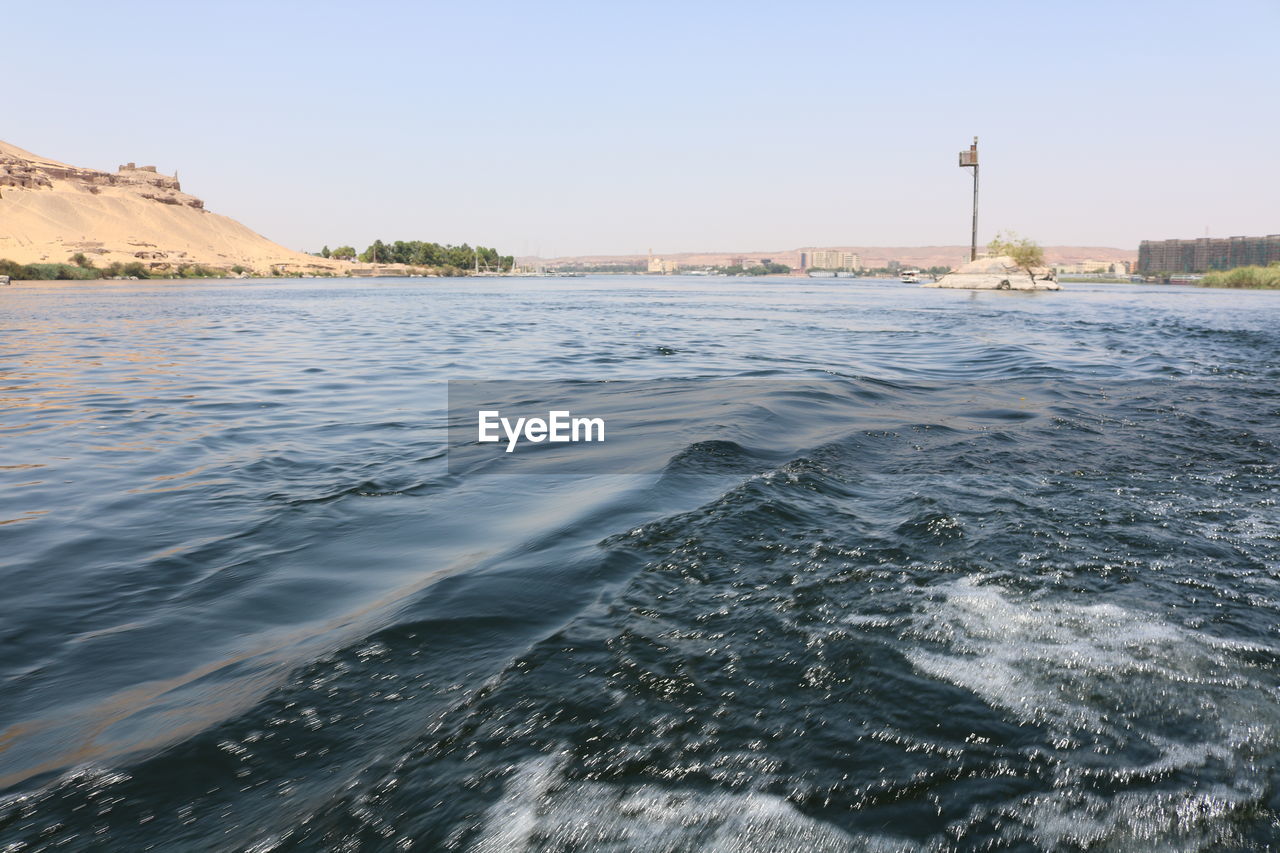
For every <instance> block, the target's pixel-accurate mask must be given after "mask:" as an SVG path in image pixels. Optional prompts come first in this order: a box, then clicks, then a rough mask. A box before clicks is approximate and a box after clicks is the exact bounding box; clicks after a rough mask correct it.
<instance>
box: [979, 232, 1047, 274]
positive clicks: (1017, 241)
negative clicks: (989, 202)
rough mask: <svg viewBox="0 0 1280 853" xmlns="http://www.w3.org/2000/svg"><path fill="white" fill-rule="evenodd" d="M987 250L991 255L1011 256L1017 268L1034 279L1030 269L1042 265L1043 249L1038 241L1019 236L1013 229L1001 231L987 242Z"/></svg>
mask: <svg viewBox="0 0 1280 853" xmlns="http://www.w3.org/2000/svg"><path fill="white" fill-rule="evenodd" d="M987 251H988V252H990V253H991V254H992V255H1003V256H1005V257H1008V258H1011V259H1012V260H1013V262H1014V263H1015V264H1017V265H1018V268H1019V269H1020V270H1022V271H1023V272H1025V273H1026V274H1027V275H1029V276H1031V278H1032V280H1033V281H1034V280H1035V274H1034V273H1033V272H1032V270H1033V269H1034V268H1035V267H1042V266H1044V249H1043V248H1041V247H1040V245H1039V244H1038V243H1036V242H1035V241H1033V240H1030V239H1028V238H1026V237H1019V236H1018V235H1017V234H1016V233H1015V232H1013V231H1002V232H1000V233H999V234H997V235H996V236H995V239H994V240H992V241H991V242H990V243H988V244H987Z"/></svg>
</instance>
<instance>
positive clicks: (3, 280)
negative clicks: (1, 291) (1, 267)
mask: <svg viewBox="0 0 1280 853" xmlns="http://www.w3.org/2000/svg"><path fill="white" fill-rule="evenodd" d="M8 283H9V276H7V275H0V287H3V286H4V285H6V284H8Z"/></svg>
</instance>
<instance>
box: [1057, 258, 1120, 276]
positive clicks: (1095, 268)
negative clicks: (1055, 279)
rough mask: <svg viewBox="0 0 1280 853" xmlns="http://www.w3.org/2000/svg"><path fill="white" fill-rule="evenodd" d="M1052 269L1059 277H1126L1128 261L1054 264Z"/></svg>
mask: <svg viewBox="0 0 1280 853" xmlns="http://www.w3.org/2000/svg"><path fill="white" fill-rule="evenodd" d="M1053 269H1054V271H1055V272H1057V273H1058V274H1060V275H1083V274H1087V273H1101V274H1103V275H1128V274H1129V262H1128V261H1080V262H1078V263H1074V264H1054V265H1053Z"/></svg>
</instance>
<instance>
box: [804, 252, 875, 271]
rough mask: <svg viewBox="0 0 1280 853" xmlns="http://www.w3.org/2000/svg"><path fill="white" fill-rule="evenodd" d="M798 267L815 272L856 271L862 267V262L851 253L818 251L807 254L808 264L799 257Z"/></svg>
mask: <svg viewBox="0 0 1280 853" xmlns="http://www.w3.org/2000/svg"><path fill="white" fill-rule="evenodd" d="M800 266H801V267H803V268H805V269H815V270H850V271H852V270H856V269H859V268H860V267H861V266H862V260H861V258H859V257H858V256H857V255H856V254H855V253H853V252H841V251H837V250H835V249H818V250H816V251H814V252H811V253H809V257H808V264H807V265H806V264H805V259H804V258H803V256H801V261H800Z"/></svg>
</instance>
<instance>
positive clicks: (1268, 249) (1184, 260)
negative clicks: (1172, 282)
mask: <svg viewBox="0 0 1280 853" xmlns="http://www.w3.org/2000/svg"><path fill="white" fill-rule="evenodd" d="M1277 261H1280V234H1268V235H1267V236H1266V237H1216V238H1210V237H1199V238H1197V239H1195V240H1143V241H1142V243H1141V244H1140V245H1139V246H1138V272H1139V273H1142V274H1144V275H1145V274H1148V273H1164V272H1168V273H1197V272H1208V271H1209V270H1228V269H1233V268H1235V267H1247V266H1260V267H1265V266H1267V265H1268V264H1272V263H1276V262H1277Z"/></svg>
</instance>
